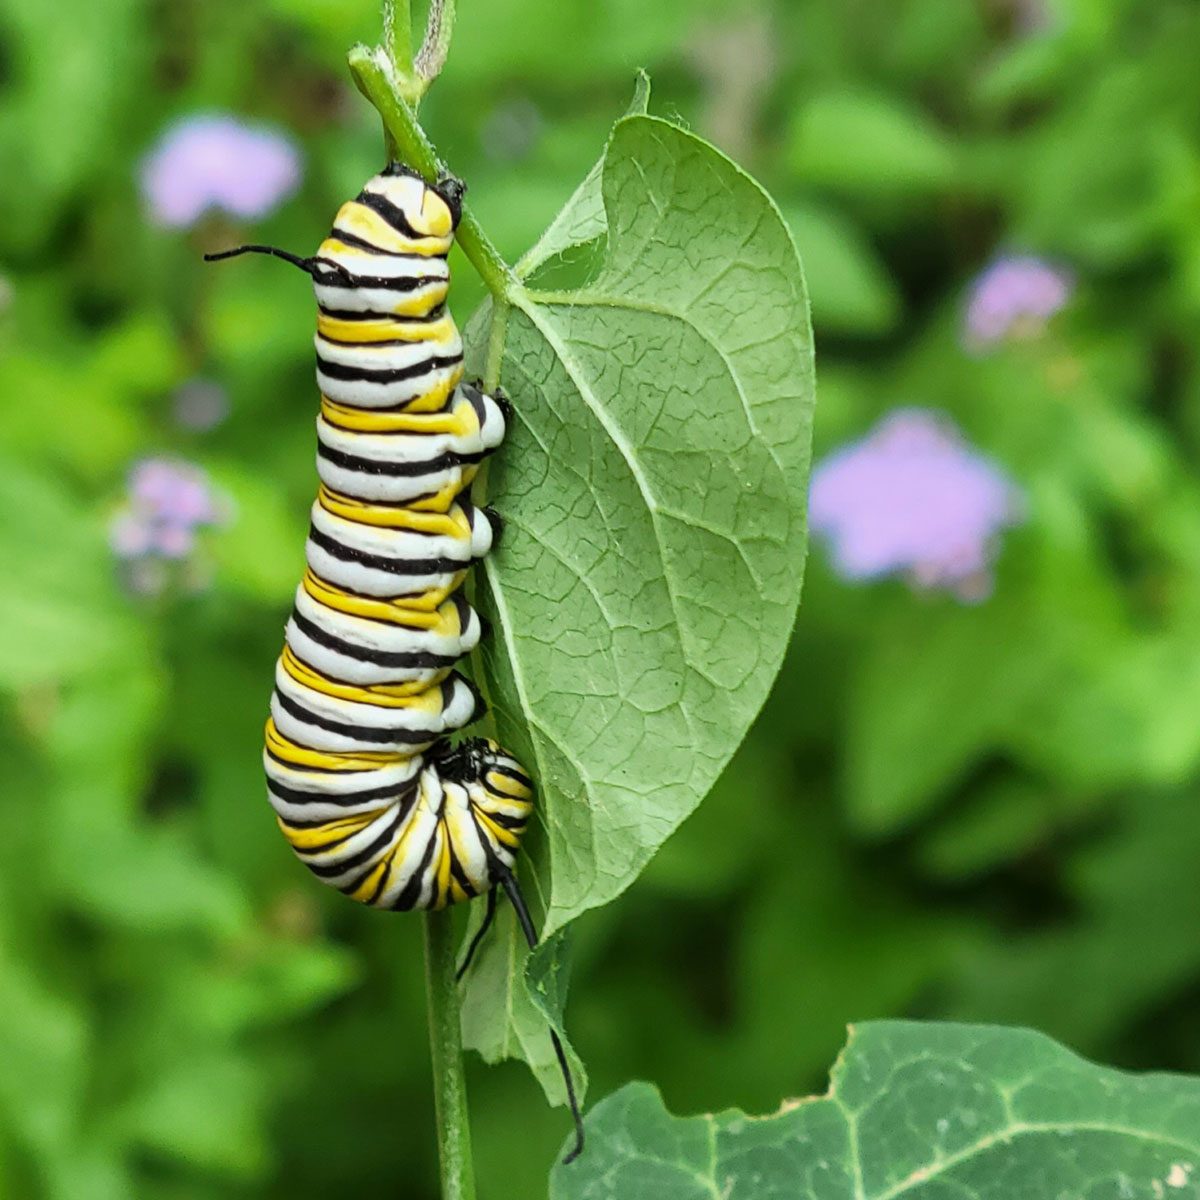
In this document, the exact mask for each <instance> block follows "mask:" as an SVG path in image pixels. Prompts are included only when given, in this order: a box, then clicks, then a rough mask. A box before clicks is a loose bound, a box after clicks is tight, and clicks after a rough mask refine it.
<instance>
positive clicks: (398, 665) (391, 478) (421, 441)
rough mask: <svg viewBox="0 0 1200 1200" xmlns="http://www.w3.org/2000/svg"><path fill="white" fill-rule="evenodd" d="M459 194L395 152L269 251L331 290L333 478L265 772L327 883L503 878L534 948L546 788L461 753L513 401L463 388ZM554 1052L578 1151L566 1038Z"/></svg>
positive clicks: (422, 901)
mask: <svg viewBox="0 0 1200 1200" xmlns="http://www.w3.org/2000/svg"><path fill="white" fill-rule="evenodd" d="M461 196H462V185H461V184H459V183H458V181H457V180H453V179H443V180H441V181H439V182H438V183H437V184H436V185H430V184H427V183H426V182H425V181H424V180H423V179H422V178H421V177H420V176H419V175H417V174H415V173H414V172H412V171H410V170H408V169H407V168H405V167H403V166H401V165H399V164H392V165H391V166H389V167H388V168H387V169H386V170H385V171H384V172H382V173H381V174H379V175H376V176H375V177H374V178H373V179H371V180H370V181H369V182H368V183H367V184H366V186H365V187H364V188H363V190H362V191H361V192H360V193H359V194H358V196H357V197H356V198H355V199H354V200H351V201H349V202H347V203H346V204H344V205H343V206H342V207H341V209H340V210H339V211H338V214H337V216H336V218H335V219H334V223H333V228H332V230H331V231H330V234H329V236H328V237H327V238H326V239H325V240H324V241H323V242H322V243H321V246H320V248H319V250H318V251H317V253H316V255H314V256H313V257H311V258H300V257H297V256H296V255H293V254H290V253H288V252H287V251H283V250H278V249H276V248H274V247H270V246H242V247H239V248H237V249H235V250H228V251H224V252H222V253H219V254H212V255H207V256H206V257H207V258H209V259H217V258H226V257H230V256H233V255H236V254H241V253H245V252H247V251H253V252H258V253H266V254H272V255H275V256H276V257H279V258H283V259H285V260H286V261H288V262H290V263H292V264H293V265H295V266H298V267H300V268H301V269H302V270H304V271H306V272H307V273H308V274H309V275H310V276H311V277H312V280H313V286H314V289H315V292H316V298H317V305H318V317H317V332H316V338H315V341H316V351H317V383H318V386H319V389H320V393H321V405H320V415H319V416H318V418H317V474H318V476H319V479H320V487H319V490H318V493H317V498H316V501H315V502H314V504H313V507H312V513H311V523H310V526H309V533H308V541H307V544H306V547H305V554H306V560H307V570H306V572H305V574H304V578H303V579H302V580H301V582H300V585H299V587H298V588H297V590H296V597H295V603H294V606H293V609H292V613H291V616H290V618H289V620H288V622H287V628H286V631H285V634H284V648H283V653H282V655H281V656H280V658H279V661H278V663H277V665H276V669H275V690H274V693H273V695H272V698H271V715H270V717H269V719H268V720H267V728H266V748H265V751H264V756H263V758H264V763H265V767H266V775H267V789H268V796H269V799H270V802H271V805H272V807H273V808H274V811H275V815H276V818H277V820H278V823H279V827H280V829H281V830H282V831H283V834H284V836H285V837H286V838H287V840H288V842H289V843H290V845H291V847H292V849H293V850H294V851H295V853H296V855H297V856H298V857H299V858H300V860H301V861H302V862H303V863H304V865H305V866H307V867H308V869H309V870H310V871H311V872H312V873H313V874H314V875H315V876H316V877H317V878H318V879H319V880H320V881H321V882H322V883H325V884H328V885H329V886H331V887H335V888H337V889H338V890H339V891H341V892H343V893H344V894H345V895H347V896H349V897H350V898H351V899H353V900H357V901H359V902H361V903H363V904H368V905H371V906H373V907H376V908H384V909H402V910H408V909H438V908H443V907H445V906H446V905H448V904H453V903H456V902H458V901H462V900H468V899H471V898H472V897H475V896H479V895H483V894H485V893H486V895H487V897H488V908H487V915H486V917H485V920H484V923H483V925H482V926H481V927H480V930H479V932H478V934H477V935H476V937H475V940H474V941H473V942H472V944H471V946H470V948H469V949H468V952H467V959H466V962H464V963H463V966H462V968H460V974H461V973H462V971H463V970H465V969H466V966H467V963H468V962H469V961H470V958H471V955H472V954H473V953H474V951H475V949H476V947H477V946H478V945H479V942H480V939H481V938H482V936H483V934H484V933H485V932H486V930H487V928H488V927H489V925H490V923H491V920H492V917H493V915H494V912H495V901H496V888H497V887H498V886H500V887H503V889H504V891H505V893H506V894H507V895H508V897H509V899H510V901H511V902H512V903H513V906H514V908H515V910H516V912H517V916H518V919H519V921H520V924H521V927H522V930H523V932H524V934H525V937H526V939H527V940H528V941H529V944H530V945H531V946H532V945H534V943H535V941H536V937H535V935H534V931H533V926H532V922H531V921H530V920H529V916H528V913H527V911H526V907H525V904H524V901H523V898H522V897H521V893H520V889H519V887H518V886H517V883H516V879H515V877H514V875H513V871H512V868H513V864H514V861H515V857H516V853H517V849H518V846H519V842H520V838H521V834H522V832H523V831H524V828H525V824H526V822H527V820H528V818H529V815H530V812H531V810H532V798H533V785H532V782H531V780H530V778H529V776H528V775H527V774H526V772H525V771H524V769H523V768H522V767H521V765H520V763H518V762H517V760H516V759H515V758H514V757H513V756H512V755H511V754H509V753H508V752H507V751H505V750H504V749H502V748H501V747H500V746H498V745H497V744H496V743H495V742H494V741H491V740H490V739H485V738H471V739H467V740H466V741H463V742H460V743H458V744H457V745H451V743H450V742H449V741H448V740H447V738H448V735H450V734H452V733H454V732H456V731H458V730H460V729H462V728H463V727H464V726H466V725H469V724H470V723H471V722H473V721H475V720H477V719H478V718H479V717H481V716H482V715H483V713H484V710H485V709H484V704H483V701H482V699H481V697H480V696H479V693H478V692H477V691H476V690H475V688H474V686H473V685H472V684H471V683H470V682H469V681H468V680H467V679H465V678H464V677H463V676H462V675H460V674H459V673H458V672H457V671H456V670H455V664H456V663H457V662H458V660H459V659H460V658H462V657H463V655H465V654H468V653H469V652H470V651H471V650H473V649H474V648H475V646H476V645H477V644H478V642H479V639H480V636H481V633H482V629H481V623H480V619H479V617H478V615H477V614H476V613H475V612H474V610H473V609H472V608H471V607H470V605H469V604H467V602H466V600H465V599H464V598H463V596H462V594H461V592H460V591H459V590H458V589H459V588H460V586H461V585H462V583H463V581H464V579H465V578H466V575H467V572H468V571H469V569H470V567H471V565H472V564H473V563H475V562H477V561H478V560H479V559H481V558H482V557H483V556H484V555H486V554H487V553H488V551H489V550H490V549H491V548H492V545H493V543H494V541H495V540H496V536H497V533H498V529H499V526H498V519H497V518H496V516H495V515H494V514H493V513H491V512H490V511H489V510H485V509H482V508H478V507H476V506H475V505H474V504H472V503H471V500H470V497H469V495H468V489H469V488H470V485H471V482H472V480H473V479H474V477H475V474H476V472H477V471H478V469H479V464H480V463H481V462H482V461H483V459H484V458H485V457H486V456H487V455H489V454H491V453H492V452H493V451H494V450H495V449H496V448H497V447H498V446H499V445H500V443H501V441H502V440H503V438H504V433H505V426H506V420H507V414H508V406H507V402H506V401H505V400H504V399H503V398H502V397H501V396H500V395H499V394H497V395H495V396H491V395H488V394H486V393H485V392H484V391H483V390H481V388H479V387H477V386H474V385H473V384H470V383H467V382H465V381H464V380H463V346H462V339H461V338H460V336H459V332H458V328H457V326H456V325H455V323H454V319H453V317H452V316H451V315H450V312H449V310H448V309H447V308H446V297H447V292H448V289H449V282H450V280H449V269H448V266H447V262H446V257H447V254H448V253H449V251H450V247H451V244H452V243H453V240H454V232H455V228H456V226H457V224H458V221H459V218H460V215H461ZM551 1038H552V1040H553V1043H554V1048H555V1052H556V1054H557V1056H558V1059H559V1063H560V1065H561V1067H562V1070H563V1074H564V1078H565V1080H566V1084H567V1093H568V1099H569V1102H570V1104H571V1109H572V1113H573V1115H574V1116H575V1119H576V1130H577V1139H576V1140H577V1144H576V1149H575V1151H574V1152H573V1153H572V1154H571V1155H570V1156H569V1157H574V1155H575V1154H577V1153H578V1152H579V1149H580V1148H581V1147H582V1132H581V1128H580V1124H579V1115H578V1107H577V1105H576V1103H575V1096H574V1089H573V1086H572V1080H571V1076H570V1072H569V1071H568V1069H567V1065H566V1059H565V1056H564V1054H563V1050H562V1045H561V1043H560V1041H559V1039H558V1036H557V1035H556V1034H555V1033H554V1031H553V1030H551Z"/></svg>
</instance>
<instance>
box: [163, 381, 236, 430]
mask: <svg viewBox="0 0 1200 1200" xmlns="http://www.w3.org/2000/svg"><path fill="white" fill-rule="evenodd" d="M171 411H172V415H173V416H174V417H175V424H176V425H178V426H179V427H180V428H181V429H190V430H193V431H194V432H196V433H205V432H207V431H208V430H210V429H215V428H216V427H217V426H218V425H220V424H221V422H222V421H224V420H225V418H226V416H228V414H229V397H228V395H226V393H225V389H224V388H223V387H222V386H221V385H220V384H219V383H214V382H213V381H212V380H211V379H189V380H188V381H187V382H186V383H184V384H183V385H182V386H181V387H180V388H179V390H178V391H177V392H176V393H175V395H174V397H173V398H172V401H171Z"/></svg>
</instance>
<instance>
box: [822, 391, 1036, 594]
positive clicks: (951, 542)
mask: <svg viewBox="0 0 1200 1200" xmlns="http://www.w3.org/2000/svg"><path fill="white" fill-rule="evenodd" d="M1021 514H1022V504H1021V497H1020V494H1019V492H1018V490H1017V488H1016V487H1015V485H1014V484H1013V483H1012V481H1011V480H1010V479H1009V478H1008V476H1007V475H1005V473H1004V472H1003V471H1002V470H1001V469H1000V468H999V467H998V466H997V465H996V464H995V463H993V462H992V461H991V460H990V459H987V458H985V457H984V456H982V455H981V454H978V453H977V452H976V451H974V450H972V449H971V447H970V446H968V445H967V444H966V442H965V441H964V440H963V438H962V436H961V434H959V432H958V430H957V429H956V428H955V426H954V425H953V424H952V423H951V422H950V421H949V420H948V419H946V418H944V417H941V416H939V415H938V414H936V413H933V412H929V411H927V410H924V409H918V408H904V409H898V410H897V411H895V412H893V413H891V414H890V415H889V416H887V417H885V418H884V419H883V420H882V421H880V422H879V424H878V425H877V426H876V427H875V428H874V429H873V430H872V431H871V432H870V433H869V434H868V435H867V436H866V437H865V438H864V439H863V440H862V441H859V442H854V443H852V444H851V445H849V446H846V447H844V448H843V449H841V450H839V451H837V452H835V453H834V454H831V455H830V456H829V457H828V458H826V459H825V460H824V461H823V462H822V463H820V464H819V466H818V467H817V469H816V470H815V471H814V473H813V480H812V493H811V504H810V518H811V522H812V528H813V532H814V533H816V534H819V535H820V536H822V537H823V538H825V539H826V540H827V542H828V543H829V546H830V548H831V551H832V554H833V563H834V568H835V569H836V570H837V572H838V574H840V575H841V576H842V578H844V579H847V580H852V581H858V580H866V579H878V578H881V577H883V576H889V575H900V576H904V577H905V578H907V579H908V580H909V581H910V583H911V584H912V585H913V586H914V587H917V588H920V589H922V590H935V589H941V590H945V591H948V592H950V593H952V594H953V595H954V596H956V597H957V598H958V599H959V600H962V601H964V602H967V603H975V602H978V601H980V600H983V599H986V597H987V596H988V595H989V594H990V592H991V587H992V574H991V566H992V560H993V558H994V555H995V549H996V537H997V534H998V533H999V532H1000V531H1001V530H1002V529H1004V528H1005V527H1007V526H1010V525H1014V524H1016V523H1017V522H1018V521H1019V520H1020V519H1021Z"/></svg>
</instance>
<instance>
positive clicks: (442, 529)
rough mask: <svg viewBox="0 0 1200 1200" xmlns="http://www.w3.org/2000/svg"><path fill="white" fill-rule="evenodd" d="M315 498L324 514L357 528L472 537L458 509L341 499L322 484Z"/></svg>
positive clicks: (464, 516) (468, 522) (469, 523)
mask: <svg viewBox="0 0 1200 1200" xmlns="http://www.w3.org/2000/svg"><path fill="white" fill-rule="evenodd" d="M317 499H318V500H319V501H320V502H321V507H322V508H323V509H325V510H326V511H327V512H331V513H333V514H334V515H335V516H338V517H344V518H345V519H346V520H347V521H357V522H358V524H360V525H375V526H378V527H380V528H383V529H408V530H411V531H412V532H413V533H425V534H430V535H432V536H441V537H453V538H469V537H470V536H471V522H470V521H469V520H468V519H467V517H466V515H465V514H464V513H463V510H462V509H461V508H458V509H454V510H452V511H450V512H419V511H414V510H413V509H411V508H401V507H399V506H398V505H395V504H372V503H371V502H370V501H368V500H357V499H355V498H353V497H351V496H343V495H342V494H341V493H340V492H335V491H332V490H331V489H330V488H328V487H326V486H325V484H321V487H320V490H319V491H318V492H317Z"/></svg>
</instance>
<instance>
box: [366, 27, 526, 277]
mask: <svg viewBox="0 0 1200 1200" xmlns="http://www.w3.org/2000/svg"><path fill="white" fill-rule="evenodd" d="M349 62H350V74H351V75H353V76H354V82H355V84H356V85H357V87H358V90H359V91H360V92H362V94H363V95H364V96H366V98H367V99H368V100H370V102H371V103H372V104H373V105H374V106H375V108H376V110H377V111H378V113H379V115H380V117H381V118H382V119H383V127H384V130H385V131H386V133H387V136H388V138H389V140H390V144H391V145H392V146H394V147H395V152H396V153H397V154H398V155H399V156H400V158H401V159H403V160H404V161H405V162H406V163H408V165H409V166H411V167H413V168H414V169H415V170H417V171H419V172H420V173H421V174H422V175H424V176H425V178H426V179H429V180H435V179H437V178H438V176H439V175H442V174H443V173H444V170H445V169H444V167H443V166H442V163H441V160H440V159H439V158H438V155H437V151H436V150H434V148H433V144H432V143H431V142H430V140H429V138H428V137H426V136H425V131H424V130H423V129H422V128H421V126H420V125H419V124H418V123H417V117H416V113H415V112H414V110H413V107H412V105H411V104H410V103H409V102H408V101H406V100H405V99H404V98H403V97H402V96H401V95H399V93H398V92H397V87H399V86H400V81H399V80H397V81H396V82H395V83H393V81H392V80H391V79H390V78H389V77H388V72H387V71H386V70H385V69H384V67H383V65H382V64H381V63H380V61H379V56H378V55H377V54H376V53H373V52H372V51H370V50H368V49H367V48H366V46H355V48H354V49H353V50H351V51H350V59H349ZM455 236H456V237H457V239H458V244H459V245H460V246H461V247H462V251H463V253H464V254H465V255H466V256H467V259H468V260H469V261H470V263H471V266H473V267H474V268H475V270H476V271H478V272H479V277H480V278H481V279H482V280H483V282H484V285H485V286H486V287H487V289H488V291H489V292H491V294H492V296H493V297H494V298H496V299H497V300H499V299H500V298H501V297H505V296H507V295H508V294H509V293H510V292H511V291H512V290H514V289H515V288H516V287H518V286H519V285H518V283H517V279H516V276H515V275H514V274H513V272H512V268H511V267H510V266H509V265H508V264H507V263H506V262H505V261H504V259H502V258H501V257H500V252H499V251H498V250H497V249H496V247H495V246H493V245H492V241H491V239H490V238H489V237H488V236H487V234H486V233H484V232H483V229H482V228H481V227H480V224H479V222H478V221H477V220H476V219H475V215H474V214H473V213H472V212H471V210H470V209H469V208H467V207H465V206H464V208H463V214H462V220H461V221H460V222H459V225H458V232H457V234H456V235H455Z"/></svg>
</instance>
